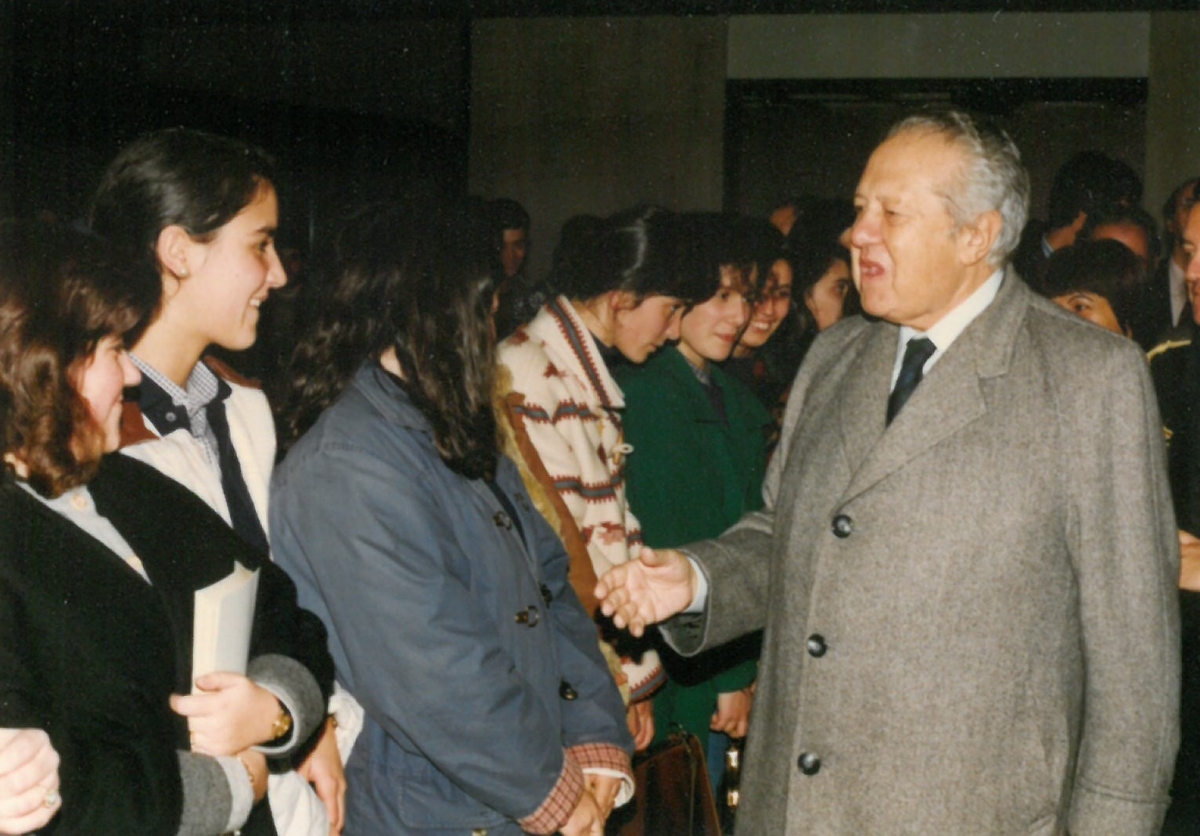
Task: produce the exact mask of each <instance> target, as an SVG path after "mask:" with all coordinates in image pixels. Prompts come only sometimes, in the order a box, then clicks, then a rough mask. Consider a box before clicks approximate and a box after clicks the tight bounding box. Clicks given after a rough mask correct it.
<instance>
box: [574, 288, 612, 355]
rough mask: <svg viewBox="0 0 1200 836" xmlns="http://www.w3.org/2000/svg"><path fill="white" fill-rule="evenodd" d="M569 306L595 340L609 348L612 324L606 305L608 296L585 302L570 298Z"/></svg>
mask: <svg viewBox="0 0 1200 836" xmlns="http://www.w3.org/2000/svg"><path fill="white" fill-rule="evenodd" d="M571 307H572V308H574V309H575V313H577V314H578V315H579V318H580V319H581V320H582V321H583V324H584V325H585V326H586V327H587V329H588V331H590V332H591V334H592V336H593V337H595V338H596V340H597V341H598V342H600V343H602V344H603V345H605V346H608V347H609V348H611V347H612V344H613V339H614V337H613V324H612V319H611V316H610V315H609V314H610V312H611V308H610V307H609V306H608V298H607V297H605V296H601V297H599V298H597V299H589V300H587V301H586V302H580V301H576V300H574V299H572V300H571Z"/></svg>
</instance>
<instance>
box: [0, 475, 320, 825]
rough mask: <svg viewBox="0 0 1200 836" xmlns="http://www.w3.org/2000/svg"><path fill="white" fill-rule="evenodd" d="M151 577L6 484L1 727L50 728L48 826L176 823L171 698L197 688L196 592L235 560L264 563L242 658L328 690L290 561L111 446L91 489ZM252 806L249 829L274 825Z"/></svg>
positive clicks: (313, 622) (183, 731)
mask: <svg viewBox="0 0 1200 836" xmlns="http://www.w3.org/2000/svg"><path fill="white" fill-rule="evenodd" d="M88 487H89V489H90V491H91V493H92V496H93V498H94V500H95V502H96V507H97V510H98V511H99V512H100V513H101V514H103V515H104V516H105V517H107V518H108V519H109V521H110V522H112V524H113V525H114V526H115V527H116V529H117V530H118V531H119V532H120V533H121V535H122V536H123V537H124V538H125V540H126V541H127V542H128V543H129V545H130V547H131V548H132V549H133V550H134V552H135V553H136V554H137V555H138V557H139V558H140V559H141V560H142V562H143V564H144V565H145V569H146V573H147V574H148V575H149V577H150V579H151V581H152V583H151V584H148V583H146V582H145V580H143V579H142V578H141V577H140V576H139V575H138V574H137V572H135V571H134V570H133V569H132V568H130V567H129V566H128V565H126V563H125V562H124V561H123V560H122V559H120V558H119V557H117V556H116V555H114V554H113V552H112V551H111V550H109V549H108V548H107V547H105V546H104V545H103V544H101V543H100V542H99V541H97V540H96V539H95V538H93V537H91V536H90V535H88V534H87V533H85V532H84V531H83V530H82V529H80V528H79V527H78V526H76V525H74V524H73V523H71V522H69V521H68V520H66V519H64V518H63V517H62V516H60V515H59V514H57V513H56V512H55V511H53V510H52V509H50V508H48V507H46V506H45V505H43V504H42V503H41V502H39V501H38V500H37V499H35V498H34V497H32V496H29V495H28V494H27V493H26V492H25V491H24V490H23V489H22V488H21V487H20V486H19V485H17V484H16V482H15V481H14V480H13V479H12V477H11V476H8V475H6V476H5V477H4V478H3V481H2V482H0V726H5V727H37V728H42V729H45V730H46V731H47V732H48V733H49V735H50V738H51V741H52V742H53V743H54V746H55V748H56V749H57V750H58V752H59V754H60V755H61V757H62V763H61V766H60V769H59V772H60V776H61V784H62V787H61V792H62V797H63V808H62V811H61V812H60V813H59V815H58V816H56V817H55V819H54V820H53V821H52V822H51V824H50V825H48V826H47V828H46V832H54V833H59V834H68V833H70V834H80V835H81V836H85V835H86V836H102V834H174V833H176V831H177V830H178V828H179V822H180V814H181V811H182V804H183V790H182V783H181V780H180V775H179V762H178V758H177V755H176V750H186V749H188V733H187V724H186V721H185V720H184V719H183V718H182V717H180V716H178V715H176V714H175V713H174V712H172V711H171V709H170V706H169V705H168V702H167V698H168V696H169V695H170V694H172V693H180V694H186V693H188V692H190V690H191V679H192V676H191V650H192V602H193V593H194V592H195V591H196V590H197V589H200V588H203V587H205V586H208V585H209V584H211V583H214V582H215V581H217V580H220V579H221V578H222V577H224V576H226V575H228V574H229V572H230V571H232V569H233V563H234V561H235V560H236V561H238V562H240V563H242V564H243V565H245V566H247V567H250V568H255V567H259V568H261V569H262V573H261V576H260V579H259V591H258V606H257V611H256V614H255V625H254V633H253V635H252V638H251V652H250V655H251V658H252V659H253V658H254V657H256V656H259V655H262V654H266V653H274V654H282V655H284V656H289V657H292V658H294V659H296V660H297V661H299V662H300V663H301V664H303V665H304V666H305V667H307V668H308V670H309V671H310V672H311V673H312V674H313V675H314V677H315V678H316V680H317V682H318V684H319V686H320V687H321V689H322V692H323V694H324V696H325V697H326V699H328V696H329V693H330V691H331V689H332V683H333V663H332V660H331V658H330V656H329V653H328V650H327V648H326V643H325V632H324V628H323V626H322V625H321V623H320V621H319V620H318V619H317V618H316V617H315V616H313V615H312V614H311V613H308V612H307V611H305V610H302V609H300V608H299V607H298V606H297V604H296V592H295V587H294V586H293V584H292V582H291V580H290V579H289V578H288V577H287V575H286V574H284V572H283V571H282V570H281V569H279V568H278V567H277V566H275V565H274V564H273V563H271V562H270V561H269V560H267V559H266V558H265V556H263V555H261V554H259V553H257V552H256V551H254V550H253V549H252V548H251V547H250V546H248V545H246V544H245V543H244V542H243V541H242V540H241V539H240V538H239V537H238V536H237V535H235V534H234V533H233V531H232V529H230V528H229V526H227V525H226V524H225V522H224V521H223V520H222V519H221V518H220V517H219V516H217V515H216V513H214V512H213V511H212V510H211V509H210V508H209V507H208V506H207V505H205V504H204V503H203V502H202V501H201V500H199V499H198V498H197V497H196V496H195V495H193V494H192V493H191V492H190V491H189V490H187V489H186V488H185V487H183V486H182V485H179V484H178V483H176V482H174V481H172V480H171V479H168V478H167V477H165V476H163V475H162V474H160V473H158V472H157V471H155V470H154V469H153V468H150V467H148V466H146V465H144V464H142V463H140V462H137V461H134V460H132V459H130V458H128V457H126V456H121V455H110V456H106V457H105V459H104V461H103V462H102V464H101V466H100V471H99V473H98V474H97V475H96V477H95V478H94V479H93V480H92V481H91V482H90V483H89V485H88ZM265 808H266V805H258V809H256V812H255V814H253V815H252V816H251V820H250V821H249V822H247V826H246V827H245V828H243V833H246V834H250V833H270V832H272V831H273V829H274V828H273V825H271V817H270V815H269V811H268V814H267V815H263V811H264V810H265Z"/></svg>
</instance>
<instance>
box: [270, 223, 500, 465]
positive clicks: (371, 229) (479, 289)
mask: <svg viewBox="0 0 1200 836" xmlns="http://www.w3.org/2000/svg"><path fill="white" fill-rule="evenodd" d="M336 261H337V268H336V278H335V280H334V282H333V284H332V285H331V286H330V287H329V288H328V289H327V291H326V293H325V297H324V299H323V301H322V304H321V306H320V314H319V316H318V319H317V321H316V323H315V324H314V326H313V327H312V329H311V330H310V331H309V333H308V335H307V336H306V337H305V338H304V339H303V340H301V342H300V343H299V345H298V346H297V348H296V351H295V353H294V355H293V357H292V363H291V374H290V377H291V388H290V391H289V392H288V394H287V396H286V398H285V402H284V403H283V405H282V407H281V409H280V411H279V424H280V433H279V435H280V443H281V449H286V448H287V447H288V446H290V445H291V444H292V443H294V442H295V440H296V439H298V438H299V437H300V436H301V435H302V434H303V433H304V432H305V431H307V430H308V428H309V427H311V426H312V425H313V424H314V423H315V422H316V420H317V418H318V417H320V414H321V413H322V412H323V411H324V410H325V409H326V408H327V407H328V406H329V405H330V404H332V403H333V402H334V400H336V398H337V397H338V395H339V394H341V392H342V390H343V389H345V387H346V385H347V384H348V383H349V381H350V379H351V378H352V377H353V375H354V373H355V371H356V370H357V369H358V367H359V366H360V365H362V363H363V362H365V361H367V360H370V359H378V358H379V356H380V355H381V354H383V353H384V352H385V351H386V350H388V349H389V348H391V349H394V350H395V352H396V358H397V360H398V361H399V365H400V370H401V385H402V386H403V387H404V388H405V390H406V391H407V393H408V395H409V397H410V398H412V400H413V403H414V404H415V405H416V407H417V408H418V409H420V410H421V412H422V413H423V414H424V415H425V416H426V418H427V419H428V420H429V422H430V425H431V426H432V429H433V438H434V443H435V445H436V447H437V450H438V453H439V454H440V455H441V457H442V460H443V461H444V462H445V463H446V466H447V467H449V468H450V469H451V470H453V471H455V472H456V473H460V474H462V475H464V476H466V477H468V478H471V479H477V478H487V479H490V478H493V477H494V476H495V473H496V463H497V460H498V456H499V452H498V449H499V448H498V443H497V438H496V425H495V417H494V415H493V413H492V406H491V393H492V379H493V369H494V365H495V338H494V336H493V333H492V323H491V302H492V290H493V275H492V270H491V252H490V248H489V238H488V234H487V225H486V219H485V218H482V217H480V216H479V214H478V213H472V212H469V211H467V210H464V209H459V208H454V209H449V210H444V211H433V212H431V211H429V210H428V209H427V208H422V209H420V210H410V209H407V208H406V207H402V206H396V205H391V206H384V207H379V206H373V207H370V208H368V209H366V210H364V211H362V212H360V213H359V214H358V215H357V216H356V217H355V218H353V219H352V220H351V221H350V223H349V224H348V226H347V228H346V229H345V230H344V231H343V233H342V235H341V237H340V239H339V241H338V254H337V257H336Z"/></svg>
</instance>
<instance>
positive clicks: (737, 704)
mask: <svg viewBox="0 0 1200 836" xmlns="http://www.w3.org/2000/svg"><path fill="white" fill-rule="evenodd" d="M751 693H752V692H751V691H750V689H749V688H743V689H742V690H740V691H731V692H729V693H727V694H717V710H716V711H715V712H713V716H712V721H711V722H710V723H709V725H708V727H709V728H710V729H712V730H713V731H717V732H725V734H727V735H729V736H730V737H734V738H738V737H745V736H746V728H747V727H748V726H749V725H750V706H751V705H753V703H754V698H753V696H751Z"/></svg>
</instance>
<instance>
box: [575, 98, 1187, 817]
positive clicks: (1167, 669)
mask: <svg viewBox="0 0 1200 836" xmlns="http://www.w3.org/2000/svg"><path fill="white" fill-rule="evenodd" d="M1028 194H1029V186H1028V178H1027V175H1026V174H1025V172H1024V170H1023V168H1022V166H1021V163H1020V156H1019V154H1018V152H1017V149H1016V148H1015V147H1014V146H1013V144H1012V143H1011V141H1010V140H1009V139H1008V138H1007V136H1005V135H1004V134H1003V133H1002V132H1000V131H998V130H996V129H995V128H992V127H990V126H988V125H986V124H982V123H977V122H975V121H973V120H972V119H970V118H969V117H967V116H965V115H964V114H961V113H956V112H947V113H943V114H938V115H922V116H916V117H911V118H909V119H907V120H905V121H903V122H901V123H899V124H898V125H897V126H895V127H894V128H893V129H892V131H891V132H890V133H889V135H888V137H887V138H886V139H885V140H884V142H883V143H882V144H881V145H880V146H879V147H878V148H877V149H876V150H875V152H874V153H873V154H872V156H871V158H870V160H869V161H868V163H867V166H866V169H865V171H864V172H863V175H862V179H861V181H860V182H859V185H858V189H857V192H856V195H855V204H856V206H857V213H858V215H857V220H856V221H855V223H854V226H853V227H852V229H851V230H850V240H851V245H852V255H853V262H854V278H855V281H856V283H857V284H858V287H859V291H860V293H861V296H862V303H863V308H864V310H865V311H866V313H867V314H868V317H866V318H862V317H855V318H852V319H850V320H847V321H844V322H842V323H841V324H839V325H838V326H836V327H833V328H830V329H829V330H828V331H826V332H824V333H823V334H822V335H821V337H820V338H819V339H818V340H817V341H816V343H815V344H814V345H813V347H812V350H811V352H810V353H809V355H808V357H807V358H806V360H805V363H804V366H803V368H802V369H801V370H800V374H799V376H798V377H797V380H796V382H795V385H794V388H793V389H792V394H791V398H790V401H789V404H788V411H787V416H786V419H785V423H784V434H783V439H782V441H781V443H780V445H779V448H778V451H777V452H776V454H775V456H774V460H773V462H772V465H771V470H770V473H769V475H768V478H767V483H766V485H765V487H764V493H765V499H766V507H765V508H764V509H763V510H762V511H761V512H759V513H755V514H751V515H748V516H747V517H745V518H744V519H743V520H741V521H740V522H739V523H738V524H737V525H736V526H734V527H733V528H732V529H730V530H729V531H728V532H726V533H725V534H724V535H722V536H721V537H720V538H719V539H717V540H714V541H708V542H702V543H693V544H691V545H688V546H686V547H684V549H683V550H682V552H679V551H667V550H659V551H658V552H650V551H649V550H646V551H643V557H642V559H640V560H639V561H634V562H631V563H629V564H626V565H624V566H622V567H618V568H617V569H614V570H613V571H612V572H610V573H609V574H608V575H606V576H605V577H604V578H603V579H602V580H601V583H600V585H599V587H598V589H597V592H598V594H599V595H600V596H601V597H602V598H603V607H604V609H605V611H606V612H607V613H608V614H612V615H614V616H615V618H616V621H617V623H618V624H620V625H628V626H629V627H630V628H631V629H632V630H633V631H634V632H635V633H640V632H641V630H642V629H643V628H644V627H645V625H646V624H648V623H651V622H655V621H662V620H664V619H666V618H667V617H669V616H673V615H675V614H676V613H679V612H681V611H684V610H686V612H684V613H683V614H682V615H677V616H675V617H674V618H672V619H671V620H670V621H668V622H667V623H666V624H664V631H665V633H666V635H667V637H668V641H670V642H671V643H672V644H673V645H674V646H675V647H676V648H677V649H678V650H680V651H681V652H684V653H693V652H698V651H700V650H703V649H705V648H707V647H711V646H714V645H719V644H721V643H723V642H726V641H728V640H730V639H731V638H733V637H735V636H737V635H740V634H742V633H745V632H748V631H751V630H754V629H757V628H765V646H764V648H763V655H762V664H761V674H760V679H759V684H758V690H757V697H756V700H757V704H756V706H755V709H754V713H753V716H752V721H751V728H750V734H749V738H748V740H749V744H748V746H749V748H748V751H747V753H746V772H745V775H744V777H743V781H742V799H743V801H742V807H741V809H740V811H739V814H738V832H739V833H743V834H752V836H773V835H774V834H895V833H905V834H948V835H949V834H953V836H964V834H1006V835H1007V834H1064V833H1070V834H1072V836H1088V834H1153V833H1156V832H1157V829H1158V826H1159V823H1160V821H1161V819H1162V815H1163V811H1164V810H1165V808H1166V805H1167V801H1168V796H1167V789H1168V786H1169V783H1170V779H1171V770H1172V764H1173V762H1174V759H1175V750H1176V746H1177V741H1178V711H1179V694H1178V691H1179V624H1178V612H1177V604H1176V592H1175V589H1176V584H1177V580H1178V571H1179V569H1178V560H1179V558H1178V544H1177V540H1176V533H1175V522H1174V519H1173V516H1172V511H1171V498H1170V493H1169V491H1168V487H1167V482H1166V478H1165V469H1164V449H1163V440H1162V429H1161V425H1160V422H1159V417H1158V412H1157V408H1156V405H1155V397H1154V390H1153V388H1152V386H1151V383H1150V379H1149V376H1148V374H1147V369H1146V363H1145V360H1144V359H1143V357H1142V356H1141V354H1140V352H1139V351H1138V350H1137V347H1136V346H1135V345H1134V344H1133V343H1132V342H1130V341H1128V340H1124V339H1121V338H1119V337H1117V336H1115V335H1113V334H1110V333H1108V332H1106V331H1104V330H1103V329H1101V328H1099V327H1097V326H1095V325H1092V324H1091V323H1088V322H1086V321H1084V320H1082V319H1079V318H1078V317H1073V316H1071V315H1070V314H1069V313H1066V312H1063V311H1061V310H1060V309H1058V308H1057V307H1056V306H1054V305H1052V304H1050V303H1047V302H1045V301H1043V300H1042V299H1040V298H1037V297H1036V296H1035V295H1034V294H1033V293H1031V292H1030V290H1029V289H1028V288H1027V287H1026V286H1025V284H1024V283H1023V282H1022V281H1021V280H1020V279H1019V278H1018V277H1017V276H1016V275H1015V274H1014V273H1013V272H1012V271H1011V270H1006V269H1005V265H1006V264H1007V262H1008V259H1009V256H1010V254H1011V252H1012V250H1013V248H1014V247H1015V245H1016V242H1017V238H1018V234H1019V232H1020V230H1021V227H1022V226H1023V225H1024V222H1025V216H1026V212H1027V206H1028V200H1029V198H1028ZM918 384H919V385H918ZM634 455H636V453H634Z"/></svg>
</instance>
